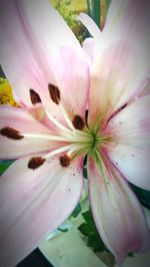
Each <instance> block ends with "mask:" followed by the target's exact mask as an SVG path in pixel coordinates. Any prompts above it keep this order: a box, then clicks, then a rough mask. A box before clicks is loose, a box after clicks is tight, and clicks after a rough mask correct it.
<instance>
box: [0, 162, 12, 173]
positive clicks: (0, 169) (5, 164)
mask: <svg viewBox="0 0 150 267" xmlns="http://www.w3.org/2000/svg"><path fill="white" fill-rule="evenodd" d="M12 162H13V161H12V160H7V161H1V162H0V175H2V174H3V172H4V171H6V170H7V168H8V167H9V166H10V165H11V164H12Z"/></svg>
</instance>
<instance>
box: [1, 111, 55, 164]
mask: <svg viewBox="0 0 150 267" xmlns="http://www.w3.org/2000/svg"><path fill="white" fill-rule="evenodd" d="M5 127H9V128H12V129H14V130H17V131H19V133H20V135H21V136H23V134H25V133H26V134H33V135H35V137H23V138H22V139H19V140H13V139H11V138H8V137H6V136H3V135H1V134H0V158H1V159H16V158H18V157H22V156H25V155H28V154H33V153H36V152H40V151H47V150H50V149H52V148H55V147H57V146H58V145H59V143H58V142H56V141H51V140H48V139H44V134H45V135H49V137H50V135H51V131H50V130H49V129H48V128H46V127H45V126H44V125H42V124H41V123H39V122H38V121H36V120H35V119H34V118H33V117H32V116H31V115H30V114H29V113H27V112H25V111H24V110H23V109H21V108H15V107H9V106H1V107H0V130H2V129H3V128H5ZM37 134H40V135H43V138H40V137H39V138H38V137H37V136H36V135H37Z"/></svg>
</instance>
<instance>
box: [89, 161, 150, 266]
mask: <svg viewBox="0 0 150 267" xmlns="http://www.w3.org/2000/svg"><path fill="white" fill-rule="evenodd" d="M103 170H104V175H105V179H106V180H107V182H106V183H104V177H103V176H102V175H101V173H100V171H98V169H96V166H95V164H94V162H93V161H92V160H91V162H90V166H89V194H90V202H91V207H92V212H93V215H94V219H95V223H96V226H97V229H98V231H99V233H100V235H101V237H102V239H103V241H104V242H105V244H106V246H107V247H108V249H109V250H110V251H111V252H112V253H113V254H114V255H115V258H116V262H117V263H118V265H119V266H120V265H121V264H122V262H123V259H124V258H125V256H126V255H127V254H128V253H129V252H131V251H145V250H147V249H149V248H150V231H149V228H148V225H147V223H146V220H145V216H144V214H143V211H142V209H141V206H140V204H139V202H138V200H137V199H136V197H135V195H134V194H133V192H132V191H131V189H130V188H129V186H128V184H127V183H126V182H125V180H124V179H123V178H122V177H121V176H120V174H119V173H118V172H117V171H116V170H115V169H114V168H113V167H112V166H111V165H110V164H108V165H107V169H106V168H105V167H104V166H103Z"/></svg>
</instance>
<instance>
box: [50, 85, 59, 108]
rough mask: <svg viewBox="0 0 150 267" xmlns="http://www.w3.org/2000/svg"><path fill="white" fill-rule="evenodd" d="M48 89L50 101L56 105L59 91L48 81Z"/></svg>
mask: <svg viewBox="0 0 150 267" xmlns="http://www.w3.org/2000/svg"><path fill="white" fill-rule="evenodd" d="M48 90H49V93H50V97H51V99H52V101H53V102H54V103H55V104H56V105H58V104H59V102H60V91H59V89H58V87H57V86H55V85H53V84H51V83H50V84H48Z"/></svg>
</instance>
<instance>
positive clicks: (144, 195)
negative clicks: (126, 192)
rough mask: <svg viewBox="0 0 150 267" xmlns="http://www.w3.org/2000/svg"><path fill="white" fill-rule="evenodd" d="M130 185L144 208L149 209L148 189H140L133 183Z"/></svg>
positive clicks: (149, 192)
mask: <svg viewBox="0 0 150 267" xmlns="http://www.w3.org/2000/svg"><path fill="white" fill-rule="evenodd" d="M130 185H131V188H132V190H133V191H134V193H135V194H136V196H137V197H138V199H139V201H140V202H141V204H142V205H143V206H145V207H146V208H148V209H150V191H148V190H144V189H141V188H139V187H137V186H135V185H133V184H130Z"/></svg>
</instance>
